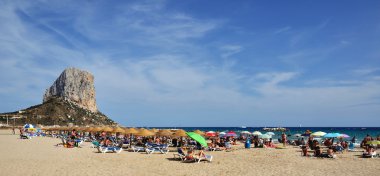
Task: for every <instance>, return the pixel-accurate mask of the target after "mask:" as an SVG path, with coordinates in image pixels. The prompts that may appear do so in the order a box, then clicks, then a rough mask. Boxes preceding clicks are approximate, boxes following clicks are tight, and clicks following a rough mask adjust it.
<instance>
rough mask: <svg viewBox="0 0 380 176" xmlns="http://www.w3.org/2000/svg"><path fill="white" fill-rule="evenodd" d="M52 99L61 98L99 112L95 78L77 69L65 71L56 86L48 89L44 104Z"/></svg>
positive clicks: (55, 83)
mask: <svg viewBox="0 0 380 176" xmlns="http://www.w3.org/2000/svg"><path fill="white" fill-rule="evenodd" d="M52 97H60V98H63V99H64V100H67V101H69V102H72V103H74V104H76V105H77V106H79V107H81V108H84V109H87V110H90V111H91V112H97V111H98V108H97V106H96V100H95V87H94V76H93V75H92V74H91V73H89V72H86V71H82V70H79V69H76V68H68V69H65V70H64V71H63V72H62V74H61V75H60V76H59V77H58V79H57V80H56V81H55V82H54V84H53V85H52V86H51V87H50V88H48V89H47V90H46V92H45V95H44V97H43V102H44V103H45V102H47V101H49V100H50V99H51V98H52Z"/></svg>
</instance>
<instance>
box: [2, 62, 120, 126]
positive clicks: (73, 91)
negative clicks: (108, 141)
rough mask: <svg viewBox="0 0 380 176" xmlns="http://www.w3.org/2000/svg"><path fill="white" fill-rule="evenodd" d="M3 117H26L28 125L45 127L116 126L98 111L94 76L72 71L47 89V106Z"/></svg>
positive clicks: (38, 106)
mask: <svg viewBox="0 0 380 176" xmlns="http://www.w3.org/2000/svg"><path fill="white" fill-rule="evenodd" d="M0 115H7V116H9V117H12V116H22V117H24V118H21V119H17V120H16V121H15V122H16V124H18V125H22V124H24V123H32V124H42V125H67V124H69V123H72V124H74V125H83V126H85V125H115V124H117V123H115V122H114V121H113V120H111V119H109V118H108V117H107V116H106V115H104V114H102V113H101V112H99V111H98V108H97V106H96V101H95V88H94V76H93V75H92V74H91V73H89V72H86V71H81V70H79V69H76V68H68V69H66V70H64V71H63V73H62V74H61V75H60V76H59V77H58V79H57V80H56V81H55V82H54V84H53V85H52V86H51V87H50V88H49V89H47V90H46V92H45V94H44V96H43V103H42V104H39V105H35V106H32V107H30V108H27V109H23V110H21V111H15V112H10V113H2V114H0Z"/></svg>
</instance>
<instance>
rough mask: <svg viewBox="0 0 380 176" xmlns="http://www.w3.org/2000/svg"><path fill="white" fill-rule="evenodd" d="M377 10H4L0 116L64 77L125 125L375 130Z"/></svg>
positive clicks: (54, 4)
mask: <svg viewBox="0 0 380 176" xmlns="http://www.w3.org/2000/svg"><path fill="white" fill-rule="evenodd" d="M378 9H380V2H379V1H360V2H359V1H335V2H331V1H311V0H310V1H308V0H302V1H301V0H300V1H291V2H290V1H128V2H124V1H72V2H67V1H65V2H63V1H38V0H36V1H1V2H0V24H1V27H0V34H1V35H0V82H1V84H0V99H1V101H0V112H9V111H15V110H18V109H21V108H27V107H29V106H32V105H35V104H39V103H41V102H42V96H43V93H44V91H45V89H46V88H48V87H49V86H50V85H51V84H52V83H53V82H54V80H55V79H56V78H57V77H58V75H59V74H60V73H61V72H62V71H63V70H64V69H65V68H67V67H77V68H80V69H84V70H88V71H90V72H91V73H93V74H94V76H95V88H96V91H97V92H96V97H97V104H98V107H99V109H100V111H102V112H103V113H105V114H106V115H108V116H109V117H111V118H112V119H114V120H116V121H117V122H119V123H121V124H123V125H126V126H173V127H181V126H242V125H245V126H298V125H299V124H302V125H303V126H379V123H380V118H379V115H380V13H379V10H378Z"/></svg>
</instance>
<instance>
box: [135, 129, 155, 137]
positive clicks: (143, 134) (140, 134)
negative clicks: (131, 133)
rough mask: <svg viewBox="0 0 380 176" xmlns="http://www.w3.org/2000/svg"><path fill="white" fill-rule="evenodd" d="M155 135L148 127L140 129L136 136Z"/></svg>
mask: <svg viewBox="0 0 380 176" xmlns="http://www.w3.org/2000/svg"><path fill="white" fill-rule="evenodd" d="M153 135H155V134H154V133H153V132H151V131H149V130H147V129H144V128H142V129H140V131H139V132H138V133H136V136H153Z"/></svg>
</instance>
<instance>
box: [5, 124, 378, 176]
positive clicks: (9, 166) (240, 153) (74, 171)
mask: <svg viewBox="0 0 380 176" xmlns="http://www.w3.org/2000/svg"><path fill="white" fill-rule="evenodd" d="M58 143H60V140H59V139H55V138H50V137H35V138H33V139H29V140H21V139H19V136H18V135H12V134H11V131H10V130H0V156H1V157H0V163H1V165H0V170H1V175H9V176H12V175H39V176H41V175H91V176H92V175H373V174H375V173H378V172H379V171H380V167H379V166H380V158H372V159H364V158H360V157H359V155H360V154H361V152H345V153H343V154H338V158H337V159H319V158H309V157H302V156H301V154H300V149H298V148H295V147H293V146H289V147H288V148H287V149H243V147H242V145H238V146H234V148H235V149H236V150H234V151H231V152H225V151H215V152H207V154H211V155H213V156H214V159H213V161H212V162H211V163H209V162H207V161H204V162H201V163H182V162H180V161H178V160H174V159H173V154H174V153H176V152H174V151H173V152H169V153H168V154H151V155H148V154H146V153H142V152H140V153H134V152H128V151H122V152H121V153H119V154H116V153H106V154H102V153H97V150H96V149H93V148H91V147H90V143H83V144H82V148H64V147H56V146H55V144H58Z"/></svg>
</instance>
